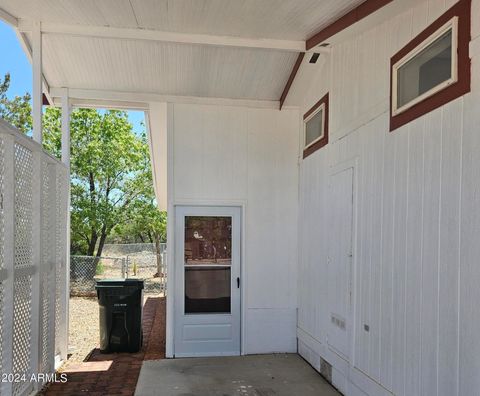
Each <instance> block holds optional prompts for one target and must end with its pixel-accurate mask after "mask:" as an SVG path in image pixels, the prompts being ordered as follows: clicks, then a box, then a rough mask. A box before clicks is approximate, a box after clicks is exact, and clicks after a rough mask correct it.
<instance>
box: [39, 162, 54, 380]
mask: <svg viewBox="0 0 480 396" xmlns="http://www.w3.org/2000/svg"><path fill="white" fill-rule="evenodd" d="M42 169H43V172H42V189H41V191H42V223H41V224H42V272H41V294H40V296H41V299H42V306H41V346H40V347H41V369H42V371H43V372H49V371H51V369H52V368H53V367H52V365H53V356H54V346H53V345H52V340H53V337H52V336H51V335H52V332H53V331H54V329H53V326H54V323H55V322H54V320H52V315H54V314H55V298H54V295H53V294H52V288H53V287H54V285H53V284H52V282H53V280H54V279H55V278H54V275H53V274H52V267H51V265H52V263H54V261H55V246H54V245H53V240H54V235H52V230H53V227H54V226H55V211H56V207H55V201H53V202H52V199H51V197H52V190H53V193H55V188H56V186H55V179H53V180H52V165H48V163H46V162H45V163H44V166H43V168H42ZM53 174H54V173H53ZM53 196H54V195H53Z"/></svg>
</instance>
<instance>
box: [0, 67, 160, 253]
mask: <svg viewBox="0 0 480 396" xmlns="http://www.w3.org/2000/svg"><path fill="white" fill-rule="evenodd" d="M9 87H10V74H8V73H7V74H6V75H5V78H4V79H3V81H2V80H0V117H2V118H4V119H5V120H7V121H8V122H9V123H10V124H12V125H14V126H16V127H17V128H18V129H20V130H21V131H23V132H24V133H28V132H30V131H31V129H32V117H31V105H30V99H31V98H30V95H29V94H28V93H25V95H23V96H16V97H15V98H13V99H9V98H8V97H7V91H8V89H9ZM43 128H44V130H43V133H44V134H43V136H44V142H43V145H44V148H45V149H46V150H47V151H49V152H50V153H51V154H53V155H54V156H56V157H57V158H60V156H61V111H60V109H58V108H55V107H47V108H46V110H45V112H44V115H43ZM70 133H71V252H72V253H73V254H87V255H91V256H93V255H96V256H97V257H99V256H101V254H102V250H103V246H104V244H105V242H106V240H107V238H108V237H109V235H110V233H111V232H112V230H113V228H114V227H115V230H116V231H115V233H114V234H115V239H116V240H117V241H118V242H123V243H124V242H127V241H128V240H129V239H130V238H131V236H132V235H134V236H135V237H138V238H139V239H140V240H148V241H150V242H152V243H155V244H156V245H157V250H158V252H159V251H160V243H161V242H164V241H165V235H166V214H165V213H161V212H159V211H158V209H157V206H156V203H155V194H154V191H153V184H152V174H151V166H150V158H149V150H148V144H147V140H146V136H145V134H142V135H140V136H139V135H137V134H135V133H134V131H133V128H132V125H131V124H130V122H129V121H128V117H127V113H125V112H123V111H115V110H109V111H97V110H93V109H77V110H75V111H73V112H72V115H71V124H70Z"/></svg>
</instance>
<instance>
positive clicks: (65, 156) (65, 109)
mask: <svg viewBox="0 0 480 396" xmlns="http://www.w3.org/2000/svg"><path fill="white" fill-rule="evenodd" d="M70 111H71V107H70V99H69V96H68V88H63V89H62V162H63V163H64V164H65V165H66V166H67V183H68V186H67V219H66V223H65V224H66V230H65V231H66V234H65V235H66V238H65V245H66V246H65V294H64V296H63V297H64V298H65V301H64V304H65V305H64V306H65V314H64V318H65V328H64V329H63V330H64V334H62V340H63V341H64V345H63V347H62V348H61V356H60V358H61V359H62V360H63V361H64V360H66V359H67V353H68V329H69V317H70V315H69V306H70V305H69V304H70Z"/></svg>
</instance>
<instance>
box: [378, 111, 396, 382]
mask: <svg viewBox="0 0 480 396" xmlns="http://www.w3.org/2000/svg"><path fill="white" fill-rule="evenodd" d="M387 123H388V120H386V121H385V127H386V128H387V125H388V124H387ZM385 130H387V129H385ZM384 135H385V148H384V155H383V167H384V175H383V197H384V198H383V202H384V203H383V215H382V223H383V224H382V234H383V243H382V279H381V282H382V295H381V301H380V304H381V311H380V326H381V327H380V381H381V383H382V385H383V386H384V387H385V388H387V389H392V342H393V337H392V335H393V312H392V311H393V299H392V298H393V245H394V209H395V168H396V164H397V161H396V157H395V152H396V150H395V136H394V135H393V134H391V133H389V132H384Z"/></svg>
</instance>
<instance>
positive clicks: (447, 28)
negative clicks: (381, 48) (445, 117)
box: [390, 0, 471, 131]
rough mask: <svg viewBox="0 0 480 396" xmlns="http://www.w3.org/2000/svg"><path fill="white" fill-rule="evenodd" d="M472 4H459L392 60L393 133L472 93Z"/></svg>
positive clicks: (391, 125) (391, 111) (465, 0)
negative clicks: (470, 52) (470, 56)
mask: <svg viewBox="0 0 480 396" xmlns="http://www.w3.org/2000/svg"><path fill="white" fill-rule="evenodd" d="M470 8H471V1H470V0H460V1H459V2H458V3H457V4H455V5H454V6H453V7H451V8H450V9H449V10H448V11H447V12H445V13H444V14H443V15H442V16H441V17H439V18H438V19H437V20H436V21H435V22H433V23H432V24H431V25H430V26H428V27H427V28H426V29H425V30H424V31H423V32H421V33H420V34H419V35H418V36H417V37H415V38H414V39H413V40H412V41H410V43H408V44H407V45H406V46H405V47H404V48H402V49H401V50H400V51H399V52H398V53H397V54H395V55H394V56H393V57H392V59H391V108H390V130H391V131H392V130H394V129H396V128H398V127H400V126H402V125H404V124H406V123H408V122H410V121H412V120H414V119H416V118H418V117H421V116H422V115H424V114H426V113H428V112H430V111H432V110H434V109H436V108H438V107H440V106H443V105H444V104H446V103H448V102H450V101H452V100H454V99H456V98H458V97H459V96H462V95H464V94H466V93H467V92H470V58H469V42H470Z"/></svg>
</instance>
